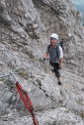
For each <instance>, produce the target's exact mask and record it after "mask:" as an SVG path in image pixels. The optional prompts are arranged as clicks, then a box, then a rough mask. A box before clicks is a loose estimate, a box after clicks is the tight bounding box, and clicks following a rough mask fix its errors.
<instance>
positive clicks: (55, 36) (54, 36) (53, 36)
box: [50, 33, 59, 40]
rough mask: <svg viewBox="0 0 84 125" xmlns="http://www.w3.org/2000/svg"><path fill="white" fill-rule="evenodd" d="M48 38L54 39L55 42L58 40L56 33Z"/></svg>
mask: <svg viewBox="0 0 84 125" xmlns="http://www.w3.org/2000/svg"><path fill="white" fill-rule="evenodd" d="M50 38H55V39H56V40H58V39H59V37H58V35H57V34H56V33H52V34H51V36H50Z"/></svg>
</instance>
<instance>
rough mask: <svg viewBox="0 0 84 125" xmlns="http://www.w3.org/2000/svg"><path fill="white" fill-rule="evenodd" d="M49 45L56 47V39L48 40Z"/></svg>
mask: <svg viewBox="0 0 84 125" xmlns="http://www.w3.org/2000/svg"><path fill="white" fill-rule="evenodd" d="M50 42H51V45H52V46H53V47H54V46H56V43H57V40H56V39H50Z"/></svg>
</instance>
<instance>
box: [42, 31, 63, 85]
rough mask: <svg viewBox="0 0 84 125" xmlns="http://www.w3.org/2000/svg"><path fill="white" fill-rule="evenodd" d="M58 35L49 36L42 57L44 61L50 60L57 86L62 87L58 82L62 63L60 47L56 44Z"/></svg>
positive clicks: (59, 81)
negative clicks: (48, 41) (48, 42)
mask: <svg viewBox="0 0 84 125" xmlns="http://www.w3.org/2000/svg"><path fill="white" fill-rule="evenodd" d="M58 39H59V38H58V35H57V34H55V33H53V34H51V36H50V44H49V45H48V47H47V51H46V54H45V55H44V60H46V59H48V57H49V60H50V64H51V66H52V67H53V70H52V71H54V72H55V75H56V77H57V79H58V85H62V83H61V80H60V73H59V69H61V64H62V62H63V50H62V48H61V46H60V45H58V44H57V42H58Z"/></svg>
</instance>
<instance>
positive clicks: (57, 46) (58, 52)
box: [48, 44, 60, 62]
mask: <svg viewBox="0 0 84 125" xmlns="http://www.w3.org/2000/svg"><path fill="white" fill-rule="evenodd" d="M51 46H52V45H51V44H49V45H48V51H49V49H50V47H51ZM56 55H57V56H56V57H55V58H57V60H58V62H59V59H60V50H59V44H57V45H56Z"/></svg>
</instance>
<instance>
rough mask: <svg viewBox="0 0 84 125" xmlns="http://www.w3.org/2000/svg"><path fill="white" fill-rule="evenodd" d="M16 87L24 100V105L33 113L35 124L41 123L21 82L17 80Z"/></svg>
mask: <svg viewBox="0 0 84 125" xmlns="http://www.w3.org/2000/svg"><path fill="white" fill-rule="evenodd" d="M16 88H17V90H18V93H19V94H20V97H21V99H22V101H23V102H24V105H25V106H26V108H27V109H28V111H29V112H30V113H31V115H32V119H33V122H34V124H35V125H39V124H38V122H37V120H36V117H35V115H34V113H33V110H34V108H33V104H32V102H31V100H30V98H29V97H28V95H27V93H26V92H24V89H23V88H22V87H21V85H20V84H19V82H16Z"/></svg>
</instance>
